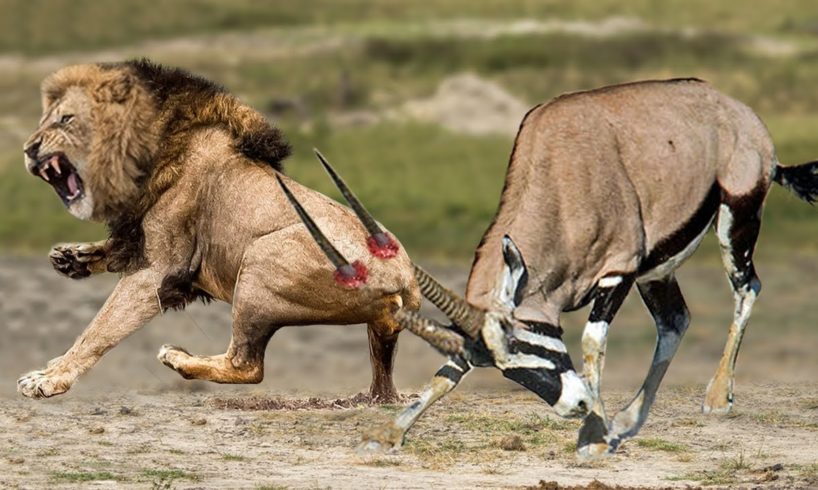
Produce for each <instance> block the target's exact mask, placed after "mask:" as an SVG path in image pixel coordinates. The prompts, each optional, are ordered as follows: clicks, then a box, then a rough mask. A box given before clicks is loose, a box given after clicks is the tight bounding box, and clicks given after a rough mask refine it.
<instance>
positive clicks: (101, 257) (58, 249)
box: [48, 240, 108, 279]
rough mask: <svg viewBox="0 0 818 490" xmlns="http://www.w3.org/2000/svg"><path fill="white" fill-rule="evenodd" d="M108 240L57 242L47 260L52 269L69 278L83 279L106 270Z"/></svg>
mask: <svg viewBox="0 0 818 490" xmlns="http://www.w3.org/2000/svg"><path fill="white" fill-rule="evenodd" d="M107 255H108V241H107V240H100V241H98V242H85V243H58V244H57V245H54V246H53V247H51V251H50V252H49V253H48V260H50V261H51V266H52V267H54V270H55V271H57V272H58V273H60V274H62V275H63V276H66V277H69V278H71V279H84V278H86V277H89V276H91V275H92V274H99V273H101V272H107V271H108V260H107Z"/></svg>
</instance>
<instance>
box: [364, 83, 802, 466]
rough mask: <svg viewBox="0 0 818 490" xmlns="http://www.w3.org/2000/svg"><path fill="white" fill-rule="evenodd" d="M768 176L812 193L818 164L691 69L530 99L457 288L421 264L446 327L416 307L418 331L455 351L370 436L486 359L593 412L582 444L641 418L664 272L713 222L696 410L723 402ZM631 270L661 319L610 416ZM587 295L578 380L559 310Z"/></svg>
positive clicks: (679, 326) (667, 350) (673, 323)
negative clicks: (615, 352) (722, 301)
mask: <svg viewBox="0 0 818 490" xmlns="http://www.w3.org/2000/svg"><path fill="white" fill-rule="evenodd" d="M773 182H777V183H779V184H782V185H784V186H785V187H787V188H789V189H790V190H792V191H793V192H795V193H796V194H797V195H798V196H799V197H800V198H802V199H804V200H806V201H808V202H812V201H813V200H814V199H815V198H816V197H817V196H818V162H812V163H807V164H804V165H800V166H796V167H782V166H780V165H779V164H778V161H777V159H776V156H775V151H774V147H773V143H772V141H771V139H770V135H769V133H768V131H767V129H766V128H765V127H764V124H763V123H762V122H761V120H760V119H759V118H758V117H757V116H756V115H755V114H754V113H753V111H751V110H750V109H749V108H748V107H747V106H745V105H743V104H741V103H740V102H737V101H735V100H733V99H731V98H729V97H727V96H725V95H723V94H721V93H719V92H717V91H716V90H714V89H713V88H712V87H710V86H709V85H708V84H706V83H704V82H702V81H700V80H696V79H676V80H668V81H646V82H637V83H630V84H624V85H617V86H612V87H607V88H602V89H598V90H592V91H587V92H579V93H574V94H569V95H564V96H561V97H558V98H556V99H554V100H553V101H551V102H549V103H547V104H544V105H540V106H537V107H535V108H534V109H532V110H531V111H530V112H529V113H528V114H527V115H526V117H525V119H524V120H523V122H522V124H521V126H520V130H519V133H518V135H517V139H516V141H515V144H514V150H513V151H512V154H511V162H510V164H509V167H508V172H507V174H506V180H505V187H504V189H503V192H502V197H501V200H500V205H499V207H498V210H497V214H496V216H495V219H494V221H493V223H492V224H491V225H490V226H489V228H488V230H487V231H486V233H485V235H484V236H483V240H482V241H481V243H480V245H479V247H478V248H477V251H476V253H475V259H474V264H473V266H472V270H471V274H470V276H469V281H468V286H467V289H466V298H465V301H463V300H462V299H460V298H457V297H456V296H455V295H454V294H453V293H451V292H449V291H445V290H443V291H444V293H441V290H442V289H441V288H437V289H434V290H433V289H430V287H428V286H425V284H436V283H435V282H434V281H433V280H432V279H431V278H430V277H428V276H427V275H426V274H425V273H423V272H422V271H418V272H417V274H416V275H417V277H418V282H419V284H420V286H421V290H422V292H423V293H424V295H425V296H426V297H427V298H429V299H430V300H431V301H432V302H433V303H434V304H435V305H437V306H438V307H441V305H442V307H441V309H442V310H443V311H444V313H446V314H447V315H448V316H449V318H450V319H451V320H452V321H453V325H452V326H450V327H448V329H449V330H446V329H445V328H443V327H442V326H441V325H436V324H433V323H431V322H429V321H428V320H422V319H419V318H414V317H413V318H414V319H415V320H416V321H417V322H425V323H420V324H422V325H424V326H425V328H426V330H422V329H418V328H416V329H415V330H413V331H417V332H420V333H424V332H425V333H426V334H427V340H429V341H430V342H431V343H432V344H434V345H436V346H437V347H438V348H441V350H444V351H447V352H449V353H451V354H452V356H451V358H450V361H449V363H447V365H446V366H444V367H443V368H441V369H440V371H438V373H437V375H436V377H435V380H434V381H433V382H432V384H431V385H430V387H429V388H428V389H427V391H426V392H424V394H423V395H421V397H420V400H419V401H417V402H415V403H413V404H412V405H411V406H410V407H408V408H407V410H406V411H405V412H404V413H403V414H402V415H401V416H400V417H398V419H397V420H396V421H395V422H394V423H393V424H392V425H391V426H390V427H387V428H386V429H385V430H382V431H380V432H378V433H376V434H374V435H372V436H371V439H370V440H369V441H368V442H367V446H368V447H383V446H396V445H399V444H400V442H401V441H402V440H403V437H404V435H405V433H406V431H407V430H408V429H409V427H411V425H412V423H413V422H414V421H415V420H416V419H417V417H418V416H419V415H420V414H421V413H422V412H423V411H424V410H425V409H426V408H427V407H428V406H429V405H430V404H431V403H434V401H435V400H437V399H439V398H440V397H441V396H443V395H444V394H445V393H447V392H448V391H450V390H451V389H453V388H454V387H455V386H456V385H457V383H458V382H459V381H460V379H462V377H463V375H464V374H465V373H466V372H468V371H469V369H470V368H471V367H472V366H495V367H498V368H499V369H501V370H502V371H503V373H504V375H506V376H507V377H509V378H511V379H514V380H515V381H517V382H519V383H520V384H522V385H523V386H525V387H527V388H529V389H531V390H532V391H534V392H535V393H537V394H538V395H540V396H541V397H542V398H544V399H545V400H546V401H548V402H549V403H550V404H552V405H554V406H555V408H557V409H558V410H557V411H558V413H560V414H561V415H585V414H587V417H586V418H585V422H584V424H583V426H582V428H581V429H580V433H579V440H578V443H577V450H578V452H579V453H580V455H583V456H595V455H599V454H604V453H610V452H613V451H615V450H616V448H617V447H618V446H619V444H620V443H621V442H622V441H623V440H625V439H627V438H630V437H633V436H634V435H636V433H637V432H638V431H639V429H640V427H641V426H642V424H643V423H644V422H645V420H646V418H647V414H648V410H649V408H650V405H651V404H652V403H653V400H654V398H655V395H656V391H657V389H658V387H659V384H660V382H661V380H662V378H663V376H664V374H665V372H666V370H667V368H668V365H669V364H670V361H671V359H672V358H673V355H674V354H675V352H676V349H677V347H678V345H679V341H680V340H681V338H682V336H683V335H684V332H685V330H686V329H687V327H688V324H689V315H688V311H687V308H686V306H685V302H684V299H683V297H682V293H681V291H680V290H679V286H678V284H677V283H676V280H675V278H674V270H675V269H676V268H677V267H679V266H680V265H681V263H682V262H683V261H684V260H685V259H686V258H687V257H689V256H690V255H691V254H692V253H693V252H694V251H695V249H696V247H697V246H698V245H699V243H700V242H701V240H702V238H703V237H704V235H705V233H706V232H707V230H708V229H709V228H710V226H711V224H715V230H716V235H717V236H718V240H719V244H720V247H721V251H722V255H723V259H724V265H725V268H726V270H727V274H728V278H729V280H730V284H731V285H732V288H733V292H734V296H735V302H736V304H735V313H734V319H733V324H732V325H731V327H730V330H729V334H728V339H727V344H726V346H725V349H724V355H723V357H722V360H721V362H720V364H719V367H718V370H717V371H716V374H715V376H714V377H713V379H712V380H711V381H710V384H709V385H708V388H707V394H706V396H705V400H704V403H703V406H702V409H703V411H704V412H705V413H710V412H714V413H726V412H728V411H729V410H730V408H731V407H732V403H733V370H734V365H735V361H736V355H737V353H738V350H739V345H740V344H741V339H742V336H743V334H744V331H745V328H746V326H747V321H748V319H749V316H750V312H751V309H752V305H753V302H754V301H755V299H756V297H757V295H758V293H759V291H760V289H761V283H760V281H759V279H758V277H757V275H756V272H755V269H754V267H753V261H752V257H753V249H754V247H755V243H756V239H757V238H758V233H759V228H760V224H761V211H762V206H763V203H764V199H765V197H766V195H767V192H768V191H769V189H770V186H771V185H772V183H773ZM360 214H361V213H359V215H360ZM634 284H636V286H637V288H638V290H639V294H640V295H641V296H642V299H643V300H644V302H645V304H646V306H647V308H648V310H649V311H650V313H651V315H652V316H653V319H654V321H655V323H656V329H657V332H658V336H657V344H656V350H655V353H654V357H653V361H652V363H651V366H650V369H649V371H648V374H647V376H646V378H645V380H644V383H643V385H642V388H641V389H640V390H639V392H638V393H637V395H636V396H635V397H634V399H633V400H632V401H631V402H630V403H629V404H628V406H627V407H625V408H624V409H623V410H621V411H620V412H618V413H617V414H616V415H615V416H614V417H613V418H612V419H611V420H609V419H608V417H607V416H606V414H605V410H604V407H603V405H602V400H601V398H600V393H599V390H600V382H601V372H602V368H603V360H604V355H605V346H606V338H607V334H608V328H609V325H610V324H611V322H612V320H613V318H614V316H615V314H616V312H617V310H618V309H619V307H620V306H621V304H622V302H623V300H624V299H625V297H626V296H627V294H628V292H629V290H630V289H631V287H632V286H633V285H634ZM591 302H592V303H593V306H592V308H591V313H590V317H589V319H588V322H587V324H586V327H585V330H584V333H583V337H582V350H583V370H584V373H583V379H584V381H585V383H576V382H575V381H573V379H574V378H573V377H571V376H567V377H566V374H567V375H571V373H573V370H572V368H571V369H567V368H563V367H565V366H567V367H570V364H571V362H570V358H567V354H566V353H565V348H564V345H563V344H562V343H561V341H560V338H559V337H560V335H559V334H560V332H561V330H560V328H559V316H560V313H561V312H563V311H571V310H575V309H578V308H580V307H582V306H584V305H586V304H589V303H591ZM451 304H455V305H457V308H452V307H451ZM446 308H448V311H447V309H446ZM432 333H434V334H435V335H436V336H433V335H432ZM445 334H451V335H455V336H459V337H462V339H463V342H462V346H460V345H458V348H457V349H452V348H451V345H452V342H451V339H447V342H442V341H441V340H440V339H442V338H444V337H445ZM559 354H562V355H564V357H563V358H560V359H562V361H560V362H558V361H556V360H555V359H557V358H559ZM537 359H539V360H540V361H539V362H538V361H537ZM566 359H567V360H566ZM589 395H590V398H589ZM589 411H590V413H589Z"/></svg>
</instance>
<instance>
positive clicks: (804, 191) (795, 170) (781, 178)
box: [773, 161, 818, 204]
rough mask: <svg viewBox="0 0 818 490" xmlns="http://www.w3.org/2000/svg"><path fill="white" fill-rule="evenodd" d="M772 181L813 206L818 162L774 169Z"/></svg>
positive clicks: (817, 183)
mask: <svg viewBox="0 0 818 490" xmlns="http://www.w3.org/2000/svg"><path fill="white" fill-rule="evenodd" d="M773 181H774V182H778V183H779V184H781V185H782V186H784V187H786V188H787V189H789V190H790V191H792V192H793V193H794V194H795V195H796V196H798V197H799V198H801V199H803V200H804V201H807V202H808V203H810V204H813V203H814V202H815V200H816V199H818V161H815V162H808V163H803V164H801V165H793V166H791V167H782V166H781V165H778V166H776V167H775V173H774V174H773Z"/></svg>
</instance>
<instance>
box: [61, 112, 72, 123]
mask: <svg viewBox="0 0 818 490" xmlns="http://www.w3.org/2000/svg"><path fill="white" fill-rule="evenodd" d="M73 119H74V115H73V114H65V115H63V117H61V118H60V124H68V123H70V122H71V120H73Z"/></svg>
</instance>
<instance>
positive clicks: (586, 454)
mask: <svg viewBox="0 0 818 490" xmlns="http://www.w3.org/2000/svg"><path fill="white" fill-rule="evenodd" d="M615 450H616V448H615V447H611V446H609V445H608V443H607V442H593V443H590V444H586V445H584V446H580V447H578V448H577V456H579V458H580V459H582V460H585V461H590V460H594V459H599V458H602V457H605V456H610V455H611V454H613V452H614V451H615Z"/></svg>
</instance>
